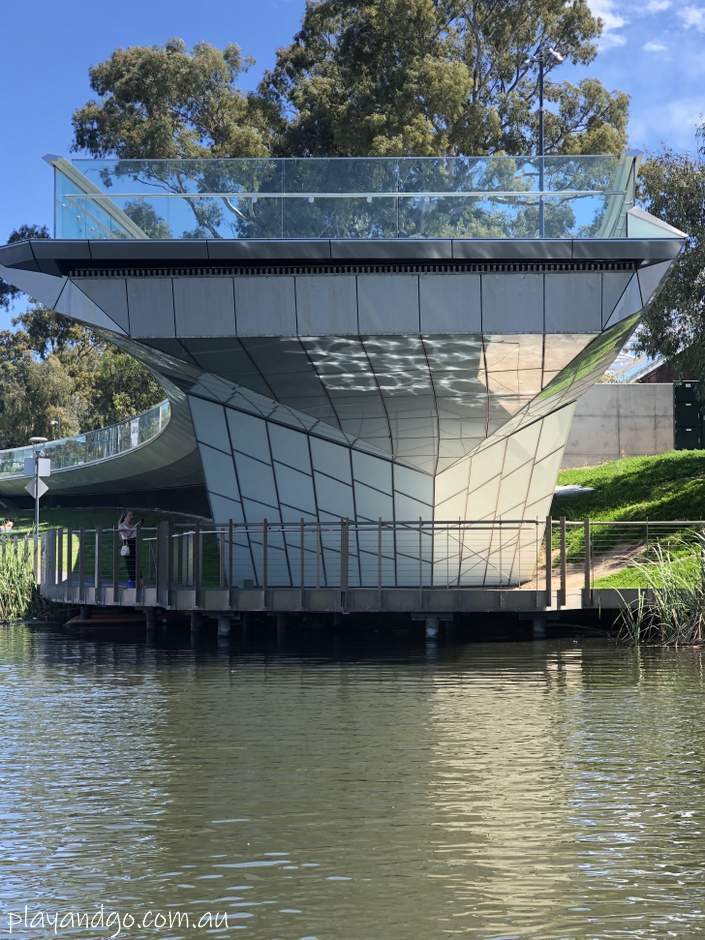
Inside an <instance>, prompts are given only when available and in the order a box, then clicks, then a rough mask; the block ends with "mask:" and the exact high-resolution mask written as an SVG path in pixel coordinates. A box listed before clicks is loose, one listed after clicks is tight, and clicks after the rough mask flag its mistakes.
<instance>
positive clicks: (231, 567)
mask: <svg viewBox="0 0 705 940" xmlns="http://www.w3.org/2000/svg"><path fill="white" fill-rule="evenodd" d="M234 590H235V523H234V522H233V520H232V519H230V520H229V521H228V603H229V605H230V607H232V606H233V591H234Z"/></svg>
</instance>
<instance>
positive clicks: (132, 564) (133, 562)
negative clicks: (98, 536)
mask: <svg viewBox="0 0 705 940" xmlns="http://www.w3.org/2000/svg"><path fill="white" fill-rule="evenodd" d="M138 524H139V523H137V522H135V517H134V514H133V513H132V510H128V511H127V512H124V513H123V514H122V515H121V516H120V521H119V522H118V535H119V536H120V538H121V539H122V548H121V549H120V554H121V555H122V556H123V557H124V559H125V564H126V565H127V586H128V588H133V587H136V585H135V570H136V566H137V557H136V551H137V526H138ZM126 549H127V551H125V550H126Z"/></svg>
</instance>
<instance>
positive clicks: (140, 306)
mask: <svg viewBox="0 0 705 940" xmlns="http://www.w3.org/2000/svg"><path fill="white" fill-rule="evenodd" d="M127 306H128V309H129V313H130V334H131V335H132V336H174V335H176V327H175V324H174V291H173V287H172V279H171V278H170V277H128V278H127Z"/></svg>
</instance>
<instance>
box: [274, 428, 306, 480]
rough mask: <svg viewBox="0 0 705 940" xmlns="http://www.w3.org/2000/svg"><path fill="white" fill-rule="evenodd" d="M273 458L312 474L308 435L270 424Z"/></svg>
mask: <svg viewBox="0 0 705 940" xmlns="http://www.w3.org/2000/svg"><path fill="white" fill-rule="evenodd" d="M269 439H270V442H271V449H272V457H273V458H274V460H279V461H281V462H282V463H286V464H288V465H289V466H290V467H294V468H295V469H297V470H301V471H303V472H304V473H309V474H310V473H311V457H310V453H309V442H308V438H307V437H306V435H304V434H301V433H299V432H298V431H292V430H291V429H290V428H285V427H282V426H281V425H278V424H272V423H270V424H269Z"/></svg>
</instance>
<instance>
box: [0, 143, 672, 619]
mask: <svg viewBox="0 0 705 940" xmlns="http://www.w3.org/2000/svg"><path fill="white" fill-rule="evenodd" d="M51 162H52V163H53V165H54V168H55V189H56V235H57V238H56V239H51V240H44V241H38V240H32V241H29V242H24V243H19V244H14V245H9V246H6V247H4V248H0V274H2V276H3V277H4V278H5V279H6V280H7V281H8V282H10V283H12V284H15V285H16V286H17V287H19V288H21V289H22V290H25V291H26V292H28V293H29V294H31V295H32V296H34V297H35V298H37V299H38V300H40V301H41V302H42V303H44V304H45V305H46V306H48V307H50V308H53V309H54V310H55V311H56V312H57V314H58V315H60V316H66V317H69V318H72V319H74V320H76V321H78V322H80V323H83V324H85V325H88V326H90V327H91V328H92V329H94V330H96V331H97V332H99V333H100V334H101V335H102V336H103V337H104V339H105V340H106V341H108V342H112V343H114V344H115V345H117V346H119V347H120V348H122V349H124V350H126V351H127V352H129V353H130V354H132V355H133V356H135V357H136V358H138V359H139V360H140V361H141V362H143V363H144V364H145V365H147V366H148V367H149V368H150V369H152V370H153V372H154V374H155V375H156V376H157V378H158V379H159V380H160V381H161V382H162V383H163V384H164V386H165V388H166V389H167V392H168V394H169V397H170V400H171V402H172V408H173V409H174V415H175V416H176V408H177V404H176V403H177V402H179V404H178V409H179V418H178V421H179V424H178V428H183V434H184V442H185V441H186V439H188V444H187V443H184V442H177V441H176V440H175V438H176V436H178V435H177V434H176V431H177V424H176V422H175V420H174V418H172V422H171V423H170V425H173V426H172V430H173V431H174V435H173V436H171V437H169V438H168V440H171V441H173V446H174V447H177V445H178V447H179V448H180V450H179V453H180V455H181V456H179V457H178V459H175V460H174V466H178V464H179V461H186V462H187V464H188V466H189V468H191V467H192V466H193V464H192V463H188V462H189V461H191V460H192V459H193V456H192V454H191V452H189V453H188V454H187V453H186V452H185V451H186V450H188V447H190V446H191V442H192V441H194V440H195V442H196V450H195V451H193V454H195V453H197V455H198V462H199V464H200V468H199V470H198V472H199V473H202V479H203V484H204V488H205V492H206V493H207V498H208V504H209V508H210V516H211V518H212V520H213V532H212V533H211V535H209V536H208V538H207V539H206V543H205V547H204V548H203V552H204V553H209V554H204V555H203V556H202V557H203V558H206V557H210V558H211V559H212V557H214V556H217V557H218V559H219V560H218V566H219V571H220V575H219V578H220V580H221V581H222V580H223V579H224V583H225V584H226V585H227V587H226V588H225V591H226V594H227V600H228V605H227V609H228V610H236V609H244V608H243V607H242V605H243V604H245V599H246V598H250V599H251V600H248V601H247V604H251V605H254V607H256V605H257V604H260V605H261V606H262V605H263V606H264V608H265V609H273V608H276V607H277V605H285V606H286V607H287V609H294V607H295V605H297V604H298V605H299V607H298V608H297V609H299V608H300V609H308V608H309V607H310V608H311V609H313V607H314V606H315V605H316V604H317V603H319V600H320V603H321V604H324V606H326V609H328V608H329V607H330V606H331V605H332V606H333V607H334V608H335V609H337V608H340V607H341V604H342V605H343V607H344V608H345V609H348V608H349V607H350V605H351V604H353V601H354V606H356V607H360V606H363V605H364V604H374V605H376V606H375V607H374V609H375V610H380V609H385V610H386V609H391V607H390V606H389V605H393V604H396V603H398V604H402V603H403V604H404V605H407V606H408V605H409V604H412V600H409V598H410V596H411V595H409V593H408V591H409V589H411V590H412V591H415V592H416V599H415V601H414V602H413V603H414V604H415V606H416V607H417V608H418V609H420V610H424V609H427V607H426V605H427V604H431V605H432V606H437V605H438V604H439V603H440V600H439V598H441V597H446V598H449V597H450V596H451V595H450V594H448V592H449V591H451V592H454V593H453V595H452V597H453V599H452V601H451V600H444V601H443V605H444V606H449V605H450V606H452V605H453V604H456V605H461V606H462V605H463V604H475V605H477V604H483V605H488V604H490V603H496V604H497V606H501V605H502V604H505V603H511V604H515V603H519V601H518V600H516V598H518V597H519V596H520V594H525V595H527V596H526V597H525V598H524V600H525V601H526V603H530V604H531V607H532V609H535V608H544V607H549V608H550V607H555V606H556V601H557V600H558V598H557V597H556V596H555V587H553V586H551V585H549V587H548V588H547V587H546V584H545V583H544V584H542V585H541V586H539V581H540V577H541V576H540V570H541V562H540V552H539V551H538V549H539V548H540V546H541V545H542V544H544V542H545V538H546V532H547V529H546V517H547V514H548V513H549V512H550V507H551V500H552V496H553V491H554V486H555V481H556V478H557V474H558V471H559V468H560V465H561V459H562V455H563V450H564V447H565V444H566V440H567V437H568V432H569V430H570V424H571V419H572V415H573V410H574V406H575V402H576V400H577V399H578V398H579V397H580V395H582V394H583V393H584V392H585V391H586V390H587V389H588V388H589V387H590V386H591V385H592V384H593V383H594V382H595V381H597V379H598V378H599V377H600V375H601V374H602V373H603V372H604V370H605V369H606V368H607V367H608V366H609V365H610V364H611V362H612V361H613V360H614V358H615V356H616V355H617V353H618V351H619V350H620V349H621V347H622V346H623V345H624V344H625V342H626V341H627V340H628V339H629V337H630V336H631V335H632V333H633V331H634V330H635V328H636V327H637V325H638V323H639V319H640V317H641V315H642V311H643V310H644V308H645V307H646V306H647V305H648V304H649V302H650V301H651V298H652V297H653V296H654V295H655V292H656V291H657V290H658V288H659V285H660V284H661V282H662V281H663V278H664V277H665V276H666V275H667V272H668V270H669V268H670V266H671V264H672V263H673V260H674V259H675V257H676V256H677V255H678V252H679V251H680V249H681V246H682V244H683V242H684V239H685V235H684V234H683V233H682V232H679V231H677V230H676V229H673V228H672V227H670V226H668V225H666V224H665V223H663V222H661V221H660V220H658V219H656V218H654V217H653V216H650V215H647V214H646V213H644V212H642V211H640V210H639V209H637V208H635V207H634V183H635V174H636V160H635V158H633V157H623V158H618V157H610V156H607V157H605V156H598V157H585V156H579V157H546V158H545V159H544V160H543V161H541V160H539V159H538V158H531V157H520V158H516V157H511V158H510V157H484V158H479V157H478V158H474V157H467V158H465V157H464V158H460V157H459V158H453V159H430V160H422V159H416V158H409V159H391V158H390V159H380V160H364V159H358V160H356V159H332V160H211V161H209V160H205V161H198V160H197V161H148V160H147V161H130V160H119V161H96V162H92V161H77V162H76V163H68V162H67V161H65V160H61V159H59V158H51ZM540 164H542V165H540ZM541 179H543V180H545V184H544V186H545V188H544V189H542V190H539V189H538V183H539V180H541ZM170 425H167V428H166V430H165V431H164V432H163V434H162V435H160V436H158V437H157V438H155V440H154V441H153V442H149V443H146V444H145V445H144V447H143V448H142V449H141V452H140V451H135V453H134V455H133V456H132V457H130V455H129V454H127V455H125V456H124V457H115V458H113V461H112V466H113V467H115V466H117V463H116V461H118V460H123V461H124V465H125V467H126V470H128V471H129V468H130V467H131V466H133V465H134V461H136V460H137V458H138V457H139V459H140V460H146V459H147V457H148V455H149V453H150V452H151V451H152V450H153V449H154V450H156V449H158V448H159V447H163V445H164V442H165V441H166V440H167V438H166V437H165V436H164V435H166V434H171V432H170V431H169V427H170ZM187 425H188V430H187V429H186V426H187ZM180 433H181V432H180ZM176 456H177V455H176V452H175V458H176ZM160 459H161V458H160ZM108 463H110V461H105V465H106V467H107V464H108ZM183 466H184V464H183V463H182V467H183ZM81 472H84V471H79V470H78V469H76V470H75V471H70V473H72V474H75V475H74V477H73V479H75V480H76V481H77V483H78V480H79V473H81ZM98 472H102V470H101V469H100V468H99V467H98V465H95V466H94V467H93V468H88V467H86V468H85V473H86V474H89V473H98ZM129 472H132V471H129ZM169 472H171V471H170V469H169V465H168V460H167V461H166V462H164V460H162V462H161V463H160V464H159V466H156V465H155V467H154V468H152V469H148V468H147V467H146V464H145V468H144V471H141V472H140V473H136V474H135V475H134V477H133V479H139V480H140V486H143V485H147V484H149V483H150V481H151V485H152V487H153V488H154V489H155V490H158V489H159V488H160V486H161V485H162V482H163V480H164V479H165V476H166V475H167V474H168V473H169ZM189 472H191V470H190V469H189ZM65 479H66V481H67V483H68V481H69V472H68V471H67V474H66V477H65ZM409 533H411V534H409ZM172 536H173V533H172ZM200 537H201V536H200V535H199V538H200ZM164 538H166V536H165V535H162V541H163V539H164ZM170 538H171V536H170ZM155 539H156V543H157V544H159V539H158V538H157V536H156V535H155ZM208 539H211V543H210V547H208V544H209V543H208ZM379 539H381V543H380V542H379V541H378V540H379ZM213 540H214V541H213ZM167 544H170V543H168V542H167V543H164V544H162V548H161V550H160V553H159V559H160V560H159V564H160V565H162V567H163V566H164V565H167V569H168V566H169V565H171V564H173V563H174V562H173V551H172V550H171V549H168V548H167V547H166V546H167ZM263 546H264V547H266V561H265V560H264V559H263ZM200 551H201V549H200V548H199V547H198V545H196V547H194V548H193V549H192V551H191V557H193V556H194V554H195V557H196V558H198V557H199V552H200ZM187 556H188V552H187ZM343 556H345V557H346V558H347V559H348V564H347V567H346V568H345V576H344V579H343V578H342V575H341V557H343ZM165 559H172V561H169V562H167V561H165ZM210 563H212V562H210ZM106 564H107V562H106ZM317 566H318V567H317ZM270 567H271V571H270ZM544 567H545V566H544ZM549 569H550V566H549ZM159 570H161V569H159ZM165 570H166V569H165ZM274 571H276V572H277V575H276V578H273V574H272V572H274ZM103 576H104V572H102V573H101V577H103ZM116 577H117V575H116ZM160 577H161V578H162V581H163V578H164V577H166V578H167V580H166V582H165V583H162V582H160V583H157V581H158V578H157V576H156V575H155V579H156V580H155V585H154V588H151V587H147V585H146V583H145V587H144V588H143V589H140V590H144V591H145V592H146V591H148V590H154V591H156V594H155V595H151V594H150V595H147V594H145V595H144V596H143V597H142V598H141V600H140V599H139V598H136V597H132V596H131V595H128V594H125V593H124V591H123V593H121V594H120V597H121V598H122V600H124V601H125V602H131V603H144V604H147V603H148V600H149V598H152V599H153V598H154V597H156V598H157V599H158V601H159V602H160V603H161V602H164V603H165V604H166V605H167V606H177V607H182V606H183V605H184V604H187V605H188V604H192V605H195V606H196V607H199V606H203V605H204V604H205V605H206V606H208V607H209V609H211V607H212V604H213V603H216V601H213V598H214V597H216V595H214V594H212V593H210V592H211V591H216V592H220V593H219V594H217V596H218V597H219V598H220V601H222V600H223V599H224V597H225V595H224V594H223V587H222V585H221V584H220V582H219V583H218V584H217V585H213V586H207V585H205V584H204V585H202V586H201V587H199V586H198V585H195V584H194V585H191V587H189V588H188V589H187V590H186V591H185V592H183V591H181V589H180V587H179V585H178V584H175V583H173V582H172V578H171V576H169V575H168V570H167V571H166V574H165V573H164V572H162V575H161V576H160ZM99 580H100V579H99ZM118 580H119V579H118ZM50 582H51V579H50ZM564 587H565V590H564V594H565V595H566V596H563V597H562V598H560V599H561V600H562V602H563V604H564V605H565V602H567V591H568V587H567V584H566V585H565V586H564ZM517 589H518V590H517ZM46 590H48V591H49V592H51V593H55V592H56V591H58V592H66V591H68V592H69V594H70V596H71V597H72V598H73V597H74V594H75V591H76V590H78V591H79V592H81V591H83V592H85V591H86V590H89V591H90V590H96V591H98V594H97V595H95V597H96V598H98V599H99V600H96V601H95V602H96V603H98V602H104V603H115V602H116V601H117V599H118V593H119V592H120V591H121V590H122V589H121V588H120V585H119V584H118V583H117V582H116V581H115V580H113V582H112V583H111V584H107V585H106V584H104V583H102V582H101V583H99V584H94V585H93V587H92V588H91V587H90V585H89V586H86V584H85V583H84V579H80V580H79V583H78V585H77V586H76V585H72V584H71V583H70V582H69V583H68V585H67V584H65V580H64V579H63V578H61V577H58V576H57V578H55V579H54V581H53V582H51V583H49V584H48V586H47V588H46ZM124 590H128V589H127V588H125V589H124ZM111 591H112V592H113V593H112V594H111V593H110V592H111ZM252 591H254V593H249V594H248V592H252ZM287 591H288V592H289V593H288V594H287V593H286V592H287ZM527 591H528V592H529V594H532V595H533V598H534V600H533V601H530V598H529V597H528V594H527ZM71 592H74V593H71ZM165 592H167V593H166V594H165ZM189 592H190V593H189ZM272 592H275V593H272ZM326 592H332V593H328V594H326ZM388 592H392V593H388ZM399 592H402V593H399ZM443 592H446V593H445V594H444V593H443ZM478 593H481V599H478V600H477V601H476V600H473V599H472V598H473V597H474V596H476V595H478ZM64 596H67V595H66V594H64ZM341 597H342V598H344V601H343V600H341V599H340V598H341ZM404 597H405V598H407V600H404V601H402V600H401V598H404ZM331 598H333V600H331ZM335 598H338V600H337V601H335V603H334V600H335ZM374 598H376V600H373V599H374ZM393 598H396V599H393ZM492 598H494V600H492ZM509 598H513V599H512V600H509ZM220 601H218V603H219V602H220ZM522 602H524V601H522ZM336 604H337V607H336ZM458 609H461V607H460V606H459V607H458ZM481 609H486V607H482V608H481Z"/></svg>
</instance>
